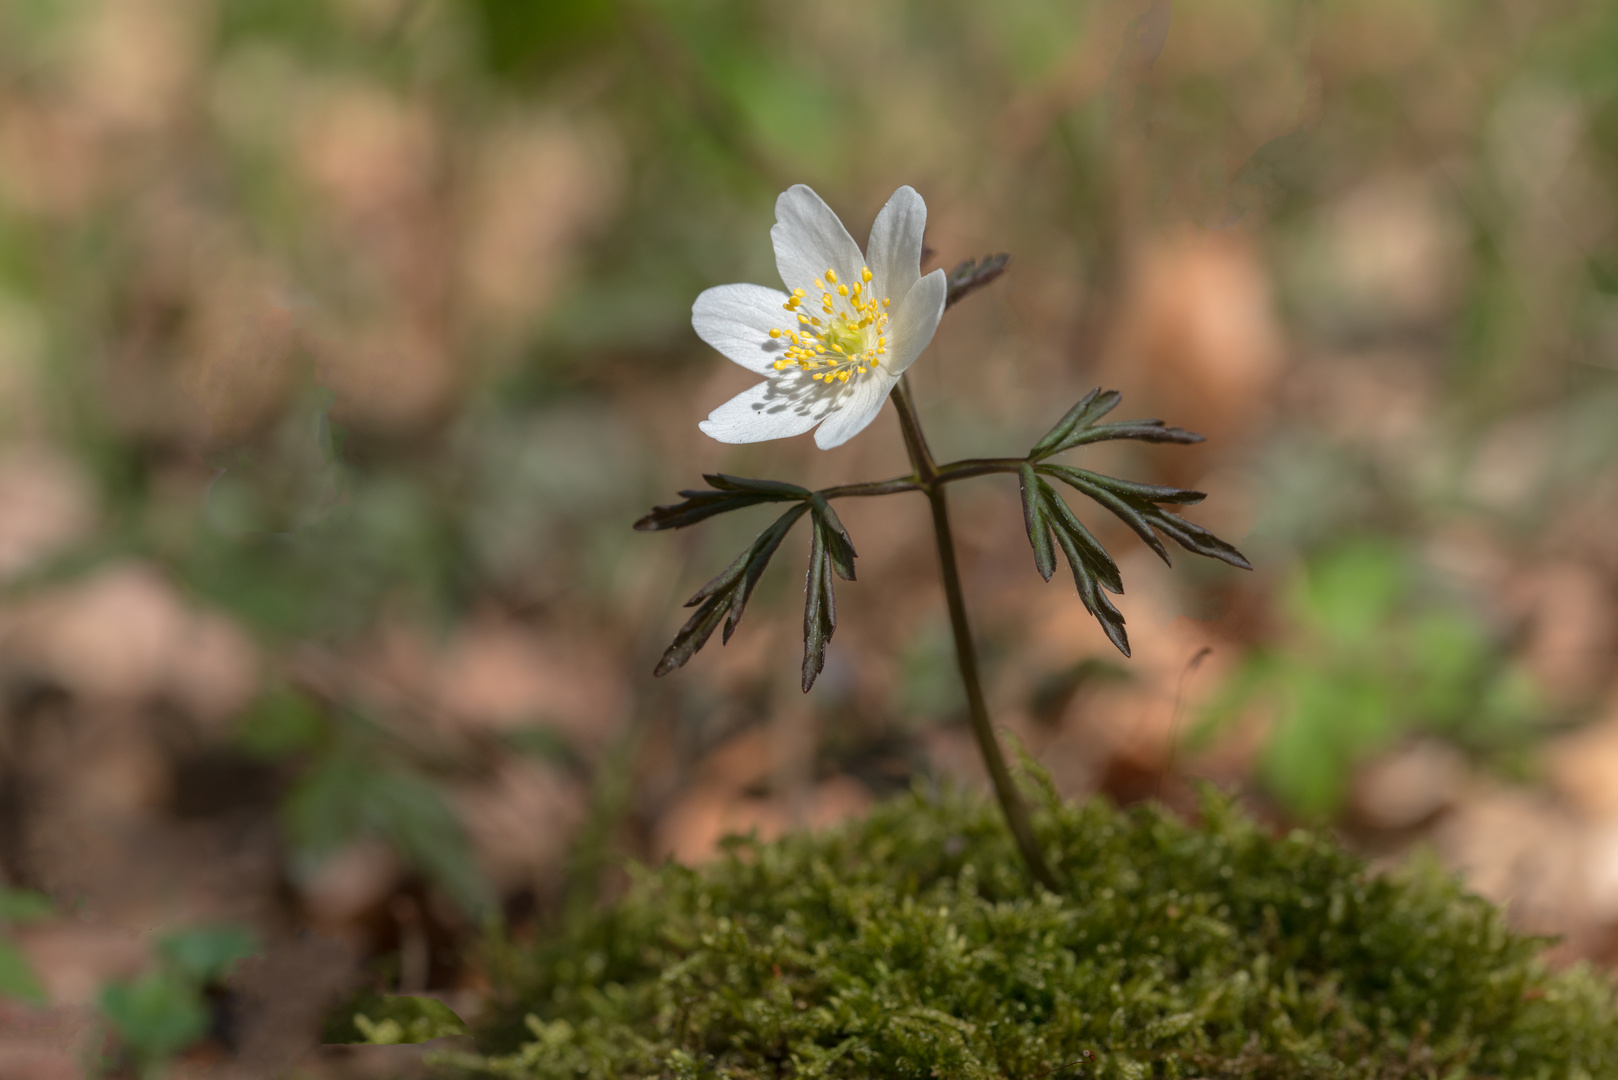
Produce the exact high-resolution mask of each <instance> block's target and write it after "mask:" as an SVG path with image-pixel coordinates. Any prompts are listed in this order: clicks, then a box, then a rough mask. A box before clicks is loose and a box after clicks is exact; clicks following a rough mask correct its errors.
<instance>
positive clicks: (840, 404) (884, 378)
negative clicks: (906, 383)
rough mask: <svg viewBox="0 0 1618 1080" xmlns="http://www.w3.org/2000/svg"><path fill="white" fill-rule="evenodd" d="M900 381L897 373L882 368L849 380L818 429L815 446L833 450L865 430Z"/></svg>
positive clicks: (816, 430)
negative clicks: (889, 392)
mask: <svg viewBox="0 0 1618 1080" xmlns="http://www.w3.org/2000/svg"><path fill="white" fill-rule="evenodd" d="M898 381H899V376H898V375H897V374H896V373H891V372H887V371H884V370H882V369H881V368H877V369H876V370H874V371H871V372H869V373H868V374H865V375H856V376H855V377H854V378H852V379H850V380H849V381H848V383H847V384H846V385H845V386H844V387H843V393H842V395H841V396H840V397H838V399H837V402H836V404H834V405H833V406H832V409H831V413H830V414H829V415H828V416H827V417H826V422H825V423H823V424H821V425H820V427H818V428H816V429H815V445H816V446H818V447H820V448H821V449H822V450H830V449H831V448H832V447H834V446H841V445H843V444H844V443H846V442H847V441H848V440H850V439H852V438H853V437H854V436H856V435H858V434H859V433H860V432H862V431H864V430H865V427H866V425H867V424H869V423H870V422H871V421H872V420H875V419H876V416H877V414H878V413H880V412H881V411H882V403H883V402H884V401H887V400H888V391H890V390H892V389H893V384H894V383H896V382H898Z"/></svg>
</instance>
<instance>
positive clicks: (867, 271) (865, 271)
mask: <svg viewBox="0 0 1618 1080" xmlns="http://www.w3.org/2000/svg"><path fill="white" fill-rule="evenodd" d="M860 280H861V281H870V280H871V268H870V267H869V266H862V267H860Z"/></svg>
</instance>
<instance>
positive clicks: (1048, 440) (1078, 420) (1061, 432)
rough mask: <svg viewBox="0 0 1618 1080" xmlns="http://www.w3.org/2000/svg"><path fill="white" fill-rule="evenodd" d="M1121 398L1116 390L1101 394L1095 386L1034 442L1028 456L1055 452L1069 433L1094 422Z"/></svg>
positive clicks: (1047, 454)
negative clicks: (1041, 437)
mask: <svg viewBox="0 0 1618 1080" xmlns="http://www.w3.org/2000/svg"><path fill="white" fill-rule="evenodd" d="M1122 400H1123V395H1122V394H1120V393H1119V392H1118V391H1116V390H1108V391H1107V392H1106V393H1105V394H1103V393H1102V392H1101V387H1099V386H1098V387H1096V388H1095V389H1094V390H1092V391H1090V392H1089V393H1088V394H1086V395H1084V397H1082V398H1080V399H1079V403H1078V404H1077V405H1075V406H1073V407H1072V408H1071V409H1069V410H1068V411H1067V414H1066V415H1065V416H1063V417H1062V419H1060V420H1058V421H1057V422H1056V426H1055V427H1053V428H1051V429H1050V430H1049V431H1047V432H1046V433H1045V437H1044V438H1043V439H1041V440H1039V442H1037V443H1035V444H1034V448H1033V449H1032V450H1030V451H1029V452H1028V456H1029V457H1031V458H1042V457H1047V456H1049V455H1050V454H1054V453H1056V448H1057V447H1059V446H1061V445H1062V441H1063V440H1064V439H1066V438H1067V437H1068V436H1069V435H1071V434H1072V433H1073V431H1074V429H1076V428H1079V427H1088V426H1089V425H1090V424H1093V423H1095V422H1096V421H1097V420H1099V419H1101V418H1102V417H1103V416H1106V415H1107V414H1108V413H1109V412H1111V411H1112V410H1113V409H1114V408H1116V407H1117V405H1118V402H1120V401H1122Z"/></svg>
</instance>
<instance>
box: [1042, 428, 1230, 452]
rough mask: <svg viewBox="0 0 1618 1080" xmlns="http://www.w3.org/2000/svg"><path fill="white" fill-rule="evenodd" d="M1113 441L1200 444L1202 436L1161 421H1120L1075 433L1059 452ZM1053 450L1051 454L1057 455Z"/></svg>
mask: <svg viewBox="0 0 1618 1080" xmlns="http://www.w3.org/2000/svg"><path fill="white" fill-rule="evenodd" d="M1111 439H1139V440H1140V441H1141V442H1154V443H1199V442H1201V441H1202V436H1201V435H1198V434H1197V433H1196V432H1194V431H1187V430H1185V429H1184V428H1177V427H1169V426H1168V425H1167V424H1165V423H1163V421H1161V420H1120V421H1118V422H1117V423H1115V424H1096V425H1095V426H1094V427H1088V428H1085V429H1084V430H1082V431H1076V432H1074V433H1073V434H1072V435H1071V436H1070V437H1069V438H1068V439H1067V440H1066V442H1064V443H1063V445H1062V446H1061V447H1059V448H1058V449H1059V450H1071V449H1072V448H1073V447H1075V446H1084V445H1086V444H1088V443H1097V442H1107V441H1108V440H1111ZM1057 452H1058V450H1053V451H1051V453H1053V454H1054V453H1057Z"/></svg>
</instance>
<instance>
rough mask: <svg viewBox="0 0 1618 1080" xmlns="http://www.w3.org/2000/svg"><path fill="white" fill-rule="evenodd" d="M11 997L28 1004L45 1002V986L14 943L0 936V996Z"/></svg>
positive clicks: (40, 1004) (41, 1004) (43, 1003)
mask: <svg viewBox="0 0 1618 1080" xmlns="http://www.w3.org/2000/svg"><path fill="white" fill-rule="evenodd" d="M5 997H11V998H17V999H18V1000H19V1001H25V1002H27V1003H28V1004H30V1005H39V1006H43V1005H45V1004H47V1003H48V1002H47V999H46V997H45V987H43V986H42V985H40V982H39V976H38V975H36V974H34V967H33V965H32V964H30V963H29V962H28V957H26V956H24V955H23V952H22V950H21V949H19V948H17V946H16V945H14V944H12V943H11V942H9V941H7V940H6V939H5V938H0V998H5Z"/></svg>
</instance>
